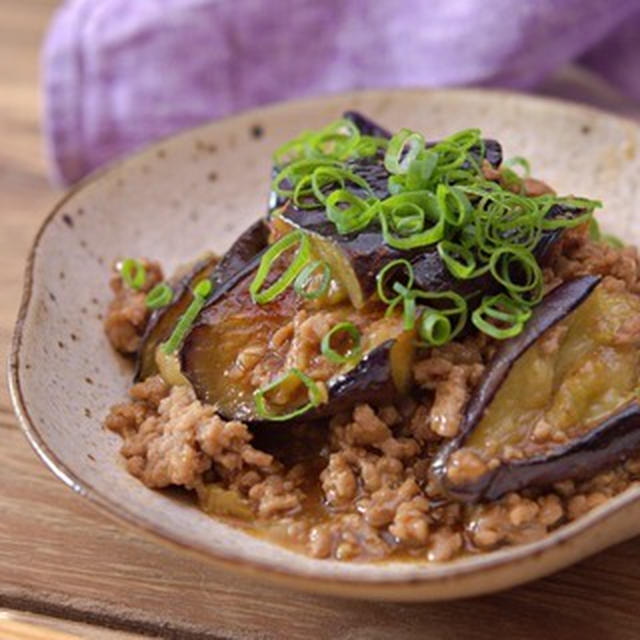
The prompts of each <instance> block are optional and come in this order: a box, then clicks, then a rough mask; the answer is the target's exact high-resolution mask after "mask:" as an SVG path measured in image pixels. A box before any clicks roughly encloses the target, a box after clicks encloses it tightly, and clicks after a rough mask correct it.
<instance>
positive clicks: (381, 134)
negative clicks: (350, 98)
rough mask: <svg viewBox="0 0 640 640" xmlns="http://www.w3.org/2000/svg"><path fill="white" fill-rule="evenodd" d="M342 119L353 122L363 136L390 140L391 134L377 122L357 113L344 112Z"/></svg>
mask: <svg viewBox="0 0 640 640" xmlns="http://www.w3.org/2000/svg"><path fill="white" fill-rule="evenodd" d="M342 117H343V118H345V119H346V120H350V121H351V122H353V124H355V125H356V127H357V128H358V131H359V132H360V133H361V134H362V135H363V136H373V137H374V138H387V140H388V139H389V138H391V132H390V131H389V130H387V129H385V128H384V127H382V126H380V125H379V124H378V123H377V122H375V121H373V120H371V118H369V117H368V116H365V115H364V114H362V113H360V112H359V111H345V112H344V113H343V114H342Z"/></svg>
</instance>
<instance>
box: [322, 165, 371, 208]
mask: <svg viewBox="0 0 640 640" xmlns="http://www.w3.org/2000/svg"><path fill="white" fill-rule="evenodd" d="M347 183H351V184H354V185H356V186H358V187H360V188H361V189H363V190H364V191H365V192H367V195H368V196H372V195H373V191H372V190H371V187H370V186H369V183H368V182H367V181H366V180H365V179H364V178H361V177H360V176H359V175H356V174H355V173H353V172H351V171H347V170H346V169H338V168H336V167H318V168H317V169H315V170H314V172H313V173H312V174H311V188H312V190H313V193H314V195H315V196H316V198H317V199H318V201H319V202H321V203H323V204H325V203H326V201H327V197H328V194H326V193H325V192H324V191H323V188H324V187H326V186H328V185H331V184H337V185H338V186H337V187H336V189H345V187H346V185H347Z"/></svg>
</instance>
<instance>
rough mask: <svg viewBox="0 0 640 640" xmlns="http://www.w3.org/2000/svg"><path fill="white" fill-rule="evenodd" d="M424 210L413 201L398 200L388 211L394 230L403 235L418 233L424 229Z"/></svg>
mask: <svg viewBox="0 0 640 640" xmlns="http://www.w3.org/2000/svg"><path fill="white" fill-rule="evenodd" d="M424 219H425V213H424V210H423V209H422V208H421V207H419V206H418V205H417V204H416V203H415V202H400V203H398V204H397V205H396V206H395V207H393V208H392V209H391V210H390V211H389V221H390V222H391V227H392V228H393V230H394V231H396V232H398V233H399V234H400V235H403V236H410V235H413V234H416V233H420V231H422V230H423V229H424Z"/></svg>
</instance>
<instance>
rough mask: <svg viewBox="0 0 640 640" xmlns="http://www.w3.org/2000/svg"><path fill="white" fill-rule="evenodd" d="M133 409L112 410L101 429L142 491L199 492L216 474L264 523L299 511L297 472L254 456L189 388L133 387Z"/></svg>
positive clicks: (242, 436) (232, 425)
mask: <svg viewBox="0 0 640 640" xmlns="http://www.w3.org/2000/svg"><path fill="white" fill-rule="evenodd" d="M130 395H131V397H132V400H133V401H132V402H131V403H128V404H122V405H116V406H115V407H113V408H112V409H111V411H110V413H109V415H108V416H107V418H106V420H105V426H106V427H107V428H109V429H111V430H113V431H116V432H118V433H119V434H120V435H121V436H122V437H123V440H124V443H123V445H122V449H121V452H122V455H123V456H124V458H125V460H126V463H127V468H128V470H129V471H130V472H131V473H132V474H133V475H135V476H136V477H138V478H140V479H141V480H142V481H143V482H144V483H145V484H146V485H147V486H149V487H155V488H162V487H167V486H170V485H179V486H184V487H187V488H197V487H199V486H201V485H203V484H204V482H205V480H204V477H203V476H204V474H205V473H206V472H208V471H214V472H215V474H216V477H218V478H220V479H222V480H223V481H224V482H225V483H226V484H227V486H229V487H232V488H234V489H237V490H238V491H239V492H240V493H242V494H245V495H247V496H248V497H249V498H250V500H251V501H252V503H253V504H254V505H255V508H256V512H257V513H258V515H260V516H262V517H270V516H272V515H274V514H276V513H286V512H289V511H292V510H295V509H298V508H299V507H300V503H301V500H302V498H303V494H302V492H301V491H300V490H299V489H298V486H299V485H300V483H301V477H300V474H299V471H297V470H295V469H292V470H290V471H289V473H286V472H285V471H284V470H283V468H282V466H281V465H280V463H278V462H277V461H275V460H274V458H273V456H272V455H271V454H269V453H266V452H264V451H260V450H258V449H255V448H254V447H253V446H252V445H251V444H250V442H251V440H252V438H253V436H252V434H251V433H250V431H249V429H248V427H247V426H246V425H245V424H243V423H241V422H236V421H231V422H225V421H224V420H222V419H221V418H220V417H219V416H218V415H217V414H216V413H215V411H214V409H213V407H211V406H209V405H203V404H202V403H200V402H199V401H198V400H197V399H196V398H195V396H194V394H193V391H192V390H191V389H190V388H189V387H172V388H171V389H170V390H169V388H168V387H166V385H164V383H163V382H162V379H161V378H160V377H159V376H154V377H152V378H149V379H147V380H146V381H145V382H143V383H140V384H137V385H135V386H134V387H133V388H132V389H131V392H130Z"/></svg>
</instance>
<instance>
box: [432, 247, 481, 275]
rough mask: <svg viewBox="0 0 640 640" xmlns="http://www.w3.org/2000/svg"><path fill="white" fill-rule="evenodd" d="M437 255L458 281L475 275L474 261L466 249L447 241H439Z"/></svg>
mask: <svg viewBox="0 0 640 640" xmlns="http://www.w3.org/2000/svg"><path fill="white" fill-rule="evenodd" d="M438 255H439V256H440V258H441V259H442V262H444V263H445V265H446V266H447V269H449V272H450V273H451V274H452V275H453V276H455V277H456V278H458V279H459V280H465V279H467V278H470V277H472V276H473V275H475V269H476V259H475V258H474V257H473V254H472V253H471V251H470V250H469V249H467V248H466V247H464V246H462V245H460V244H456V243H455V242H450V241H449V240H441V241H440V242H438Z"/></svg>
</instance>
